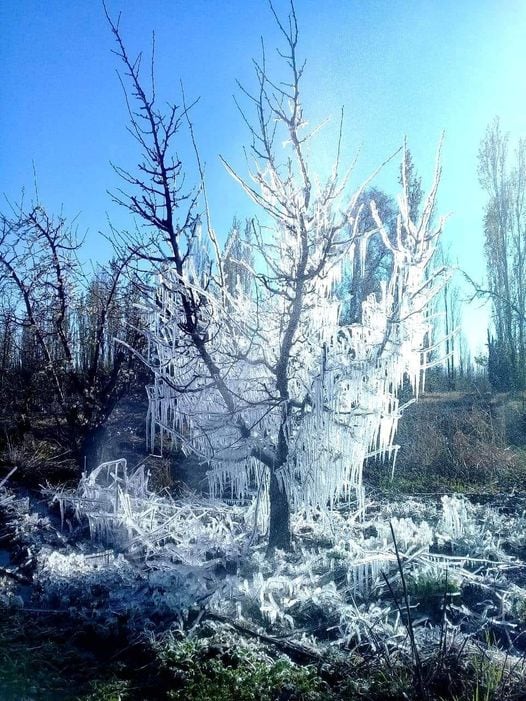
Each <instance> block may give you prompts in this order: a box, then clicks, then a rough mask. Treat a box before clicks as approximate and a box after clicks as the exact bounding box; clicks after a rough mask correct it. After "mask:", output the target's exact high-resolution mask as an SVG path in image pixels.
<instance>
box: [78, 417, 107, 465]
mask: <svg viewBox="0 0 526 701" xmlns="http://www.w3.org/2000/svg"><path fill="white" fill-rule="evenodd" d="M107 440H108V431H107V429H106V427H105V426H104V425H102V426H95V427H94V428H92V429H90V430H89V431H88V432H87V433H86V435H85V436H84V438H83V440H82V444H81V446H80V458H81V461H82V468H83V469H84V466H85V467H86V469H87V470H88V472H91V470H94V469H95V468H96V467H98V466H99V465H100V463H101V462H103V458H104V448H105V444H106V442H107Z"/></svg>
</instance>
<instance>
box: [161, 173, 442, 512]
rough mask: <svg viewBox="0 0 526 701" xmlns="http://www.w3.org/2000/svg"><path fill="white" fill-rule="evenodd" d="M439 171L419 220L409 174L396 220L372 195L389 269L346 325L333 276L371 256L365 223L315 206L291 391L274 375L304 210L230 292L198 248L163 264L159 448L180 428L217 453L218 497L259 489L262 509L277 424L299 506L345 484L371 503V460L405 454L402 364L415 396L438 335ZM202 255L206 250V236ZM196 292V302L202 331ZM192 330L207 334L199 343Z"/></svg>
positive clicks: (205, 454)
mask: <svg viewBox="0 0 526 701" xmlns="http://www.w3.org/2000/svg"><path fill="white" fill-rule="evenodd" d="M437 183H438V173H437V176H436V178H435V182H434V184H433V188H432V190H431V192H430V194H429V196H428V199H427V202H426V203H425V206H424V210H423V214H422V216H421V218H420V221H419V222H418V223H415V222H413V220H412V219H411V212H410V207H409V200H408V191H407V186H406V187H405V189H404V192H403V193H402V195H401V197H400V202H399V209H400V212H399V217H398V225H397V230H396V231H395V232H387V231H386V230H385V228H384V225H383V223H382V221H381V220H380V217H379V215H378V212H377V211H376V208H375V206H374V203H371V209H372V212H373V216H374V217H375V219H376V222H377V226H378V230H379V231H380V233H381V236H382V238H383V241H384V244H385V246H386V247H387V248H388V250H389V251H390V253H391V256H392V261H393V264H392V272H391V276H390V278H389V279H388V280H386V281H385V282H384V284H383V287H382V291H381V294H380V295H379V297H378V298H377V297H376V296H375V295H370V296H369V297H368V298H367V299H363V300H362V305H361V308H362V315H361V322H360V323H354V324H351V325H347V326H344V325H342V314H341V312H342V310H341V304H340V302H339V301H338V299H337V296H336V294H335V289H336V286H337V285H338V283H339V281H340V280H341V279H342V275H343V271H344V270H345V269H346V268H348V267H349V266H351V265H352V261H353V258H354V257H355V256H360V257H361V259H362V264H365V254H364V251H365V249H366V239H367V235H364V237H363V240H360V237H359V236H358V234H357V233H356V230H357V223H356V222H357V220H358V214H356V216H355V219H352V217H350V220H351V221H352V225H351V226H350V227H349V228H348V229H342V230H341V232H340V233H339V235H337V236H334V235H333V230H334V228H335V226H336V225H335V215H334V214H333V213H332V212H331V211H328V210H327V208H325V209H324V208H323V207H321V206H317V205H316V203H315V204H313V205H312V211H310V212H309V213H308V217H309V219H308V221H309V230H308V231H307V234H306V236H307V237H308V259H309V264H308V266H307V269H308V270H314V271H318V272H317V273H315V274H314V273H313V274H312V275H310V276H308V277H307V278H305V281H304V283H302V285H303V287H302V305H301V309H300V311H299V323H298V325H297V329H296V331H295V333H294V336H293V338H292V339H289V340H290V341H291V343H290V350H289V351H288V355H287V357H286V360H287V369H288V374H287V378H286V379H287V385H288V388H287V392H288V398H287V399H286V400H283V394H281V395H280V394H279V391H278V389H279V388H278V386H277V385H278V379H277V378H278V369H279V367H280V363H282V362H283V348H284V344H286V343H287V339H286V338H285V325H284V320H289V319H290V318H291V314H292V312H291V308H292V306H293V301H294V299H295V297H294V295H297V290H298V289H299V288H298V279H297V278H295V277H294V275H295V271H296V270H297V269H298V265H299V264H300V263H299V258H300V253H301V250H300V249H301V246H302V245H303V244H302V241H301V238H302V236H301V234H300V231H299V229H298V225H297V221H295V220H292V219H291V220H290V221H289V220H287V219H286V218H285V219H284V220H283V221H281V222H279V223H278V224H277V225H276V228H275V231H274V233H273V238H272V239H271V240H270V241H268V242H263V241H260V242H257V243H258V247H257V251H256V252H257V253H259V254H261V255H262V256H263V257H264V260H265V264H266V267H267V269H266V271H265V272H264V273H260V272H258V271H255V270H252V269H251V270H250V271H249V273H250V275H249V278H250V284H248V285H247V284H245V285H244V286H241V285H238V286H237V289H236V290H235V291H234V292H233V293H232V292H231V291H229V290H227V289H226V288H225V287H224V286H223V287H222V286H221V284H220V282H219V281H218V280H216V279H215V278H213V277H212V276H211V275H209V276H208V277H206V276H204V274H203V273H202V269H203V266H199V265H198V264H197V263H195V262H194V263H191V256H190V257H189V259H188V265H187V266H186V268H185V270H184V272H183V274H182V275H179V274H178V273H177V272H176V271H175V270H174V269H173V268H170V267H167V268H166V269H165V270H164V271H163V272H162V274H160V275H159V279H158V287H157V296H156V299H155V303H152V305H151V307H150V310H149V313H148V315H149V316H148V324H149V332H148V338H149V347H150V366H151V368H152V369H153V371H154V374H155V381H154V384H153V385H152V386H151V387H150V388H149V390H148V393H149V394H148V396H149V407H150V408H149V414H148V422H149V442H150V445H151V446H152V448H153V447H154V445H155V440H156V435H159V440H160V445H161V448H162V445H163V442H164V441H165V440H166V439H169V440H172V441H175V442H176V443H177V444H178V445H179V446H180V447H181V448H182V449H183V450H184V451H185V452H193V453H195V454H196V455H197V456H199V457H200V458H201V459H202V460H203V461H204V462H206V463H207V464H208V465H209V468H210V469H209V473H208V475H209V482H210V491H211V494H212V495H213V496H225V495H226V496H229V497H230V498H231V499H235V500H241V501H246V500H247V499H252V498H254V499H257V500H258V504H259V505H260V509H261V511H260V513H262V512H264V511H265V510H266V508H267V506H266V504H267V502H266V491H267V488H268V483H269V470H268V466H265V464H264V463H263V462H262V461H261V460H260V459H259V457H258V456H259V455H261V454H265V455H267V456H273V455H275V451H276V445H277V442H278V435H280V434H281V435H283V436H284V437H285V440H286V443H287V460H286V462H285V463H284V464H282V465H280V468H279V471H278V474H279V477H280V478H281V480H282V482H283V485H284V487H285V489H286V491H287V494H288V497H289V502H290V503H291V505H292V506H293V508H300V507H304V506H308V507H313V508H322V509H324V508H327V506H329V507H331V506H333V505H334V504H335V503H336V502H337V501H338V500H339V499H341V498H342V497H343V498H347V499H351V498H352V499H356V501H357V506H358V510H361V509H363V488H362V468H363V464H364V460H365V459H366V458H367V457H369V456H372V455H378V456H380V457H381V458H393V459H394V457H395V455H396V450H397V447H396V446H395V445H394V436H395V432H396V428H397V424H398V421H399V418H400V416H401V412H402V410H403V407H402V406H400V404H399V400H398V396H397V393H398V389H399V387H400V386H401V384H402V382H403V380H404V377H408V378H409V380H410V382H411V385H412V388H413V390H414V393H415V394H416V395H418V393H419V391H420V389H421V387H422V382H423V373H424V370H425V359H424V355H425V353H424V350H423V349H424V344H425V342H426V340H427V341H428V339H429V335H430V327H429V323H428V319H427V317H426V308H427V307H428V305H429V302H430V300H431V299H432V298H433V296H434V295H435V294H436V292H437V291H438V289H439V287H440V285H441V283H442V280H441V279H440V276H439V275H434V274H432V273H431V274H430V273H429V270H428V267H429V262H430V260H431V257H432V255H433V252H434V248H435V245H436V241H437V236H438V232H439V229H440V227H439V228H438V229H437V231H432V230H431V225H430V218H431V212H432V209H433V205H434V200H435V195H436V186H437ZM267 195H268V196H270V195H269V194H268V193H267ZM290 196H291V198H292V199H294V196H295V195H294V192H291V195H290ZM291 209H292V206H291ZM331 227H332V228H331ZM331 236H333V239H332V243H331V244H330V245H328V243H327V242H328V241H329V240H331V239H330V237H331ZM193 255H194V257H195V258H196V259H199V260H201V259H204V258H206V252H205V253H203V251H202V250H200V249H199V246H198V245H197V244H196V245H195V246H194V250H193ZM198 268H200V270H201V272H199V271H198ZM183 302H184V303H183ZM188 303H190V304H192V305H193V306H194V308H196V309H198V314H196V316H197V317H198V322H197V328H196V330H195V333H193V335H192V334H191V333H189V332H188V318H187V311H186V310H185V304H188ZM294 313H295V312H294ZM196 334H199V336H200V338H201V339H204V341H203V343H202V347H201V348H199V347H197V346H196V342H195V337H196ZM203 347H204V348H205V352H206V357H205V352H203ZM280 391H282V389H281V390H280ZM225 396H228V398H229V401H226V400H225ZM280 397H281V398H280ZM229 402H230V403H229Z"/></svg>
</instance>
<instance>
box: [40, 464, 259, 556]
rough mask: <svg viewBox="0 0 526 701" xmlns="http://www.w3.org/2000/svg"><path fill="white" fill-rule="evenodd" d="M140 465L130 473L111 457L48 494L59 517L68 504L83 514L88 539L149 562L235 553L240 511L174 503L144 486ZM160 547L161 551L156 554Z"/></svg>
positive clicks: (240, 535) (192, 500)
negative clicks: (69, 487) (69, 485)
mask: <svg viewBox="0 0 526 701" xmlns="http://www.w3.org/2000/svg"><path fill="white" fill-rule="evenodd" d="M148 479H149V474H148V472H146V471H145V469H144V465H140V466H139V467H137V468H136V469H135V470H134V471H132V472H130V471H129V469H128V466H127V463H126V460H124V459H120V460H112V461H110V462H105V463H102V464H101V465H99V467H97V468H96V469H95V470H93V471H92V472H91V473H89V474H86V473H84V474H83V475H82V477H81V480H80V482H79V485H78V487H77V489H76V490H59V491H56V492H54V493H53V495H52V496H53V500H54V501H56V502H58V504H59V507H60V510H61V514H62V517H63V518H64V515H65V511H66V508H72V509H73V510H74V511H75V515H76V516H77V518H79V519H81V518H82V517H84V518H86V519H87V521H88V525H89V529H90V535H91V537H92V539H93V540H96V541H99V542H102V543H104V544H106V545H111V546H113V547H116V548H118V549H124V550H127V551H128V552H130V553H132V554H136V555H142V556H144V557H145V558H146V559H147V560H152V558H155V557H156V556H158V555H161V554H162V556H163V559H164V560H165V561H167V562H170V561H171V562H174V561H178V562H183V563H186V564H198V563H200V562H202V561H203V560H204V559H206V553H207V551H215V550H220V551H222V552H224V551H227V552H228V551H231V552H233V553H238V552H240V551H241V550H242V546H243V542H244V540H245V537H246V535H247V529H246V528H244V526H243V523H242V521H243V516H244V514H243V513H241V510H239V509H237V510H236V509H235V508H233V507H228V506H226V505H225V504H221V503H219V502H213V501H212V502H210V501H207V502H204V501H203V500H200V499H198V498H197V497H187V498H184V499H179V500H177V501H175V500H173V499H171V498H169V497H168V496H166V497H163V496H159V495H157V494H155V493H154V492H152V491H150V490H149V488H148ZM161 551H162V553H161Z"/></svg>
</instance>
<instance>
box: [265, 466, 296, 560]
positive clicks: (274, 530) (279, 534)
mask: <svg viewBox="0 0 526 701" xmlns="http://www.w3.org/2000/svg"><path fill="white" fill-rule="evenodd" d="M269 501H270V519H269V533H268V550H267V552H268V553H272V552H273V551H274V550H276V548H277V549H279V550H291V549H292V536H291V531H290V506H289V499H288V496H287V493H286V491H285V489H284V488H283V483H282V481H281V480H280V479H278V477H277V476H276V472H275V470H271V472H270V488H269Z"/></svg>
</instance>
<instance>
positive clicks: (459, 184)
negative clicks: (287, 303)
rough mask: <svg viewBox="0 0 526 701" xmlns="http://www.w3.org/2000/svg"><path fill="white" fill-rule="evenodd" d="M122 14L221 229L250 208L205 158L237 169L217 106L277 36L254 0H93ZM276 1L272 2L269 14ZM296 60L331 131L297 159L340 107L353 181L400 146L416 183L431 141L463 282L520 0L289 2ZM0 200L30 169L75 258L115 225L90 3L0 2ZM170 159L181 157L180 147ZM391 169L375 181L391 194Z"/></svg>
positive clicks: (231, 121)
mask: <svg viewBox="0 0 526 701" xmlns="http://www.w3.org/2000/svg"><path fill="white" fill-rule="evenodd" d="M107 5H108V9H109V10H110V12H111V13H112V14H113V15H116V14H117V13H118V12H119V11H122V19H121V29H122V33H123V36H124V38H125V40H126V42H127V45H128V47H129V49H130V53H134V52H137V51H139V50H141V49H142V50H144V52H145V53H147V52H148V50H149V47H150V41H151V32H152V30H155V33H156V70H157V83H158V86H157V87H158V94H159V95H160V96H162V97H163V98H164V99H166V100H167V101H176V102H177V101H178V100H179V97H180V90H179V81H180V80H182V81H183V83H184V85H185V91H186V94H187V98H188V99H192V98H196V97H200V101H199V103H198V104H197V105H196V107H195V109H194V111H193V121H194V126H195V130H196V136H197V139H198V142H199V146H200V150H201V155H202V157H203V159H204V160H205V161H206V171H207V182H208V189H209V196H210V205H211V213H212V219H213V223H214V225H215V228H216V229H217V231H218V232H219V233H220V234H221V233H222V232H226V231H227V230H228V227H229V224H230V222H231V220H232V217H233V215H234V214H237V215H238V216H241V217H242V216H248V215H250V214H252V213H253V212H254V210H253V207H252V205H251V204H250V203H248V202H247V200H246V198H245V197H244V195H243V193H242V192H240V189H239V186H238V185H236V183H234V182H233V181H232V180H231V178H230V177H229V176H228V174H227V173H226V172H225V170H224V168H223V166H222V165H221V164H220V162H219V158H218V156H219V154H222V155H223V156H224V157H225V158H227V160H229V161H230V162H231V163H232V164H233V165H234V166H235V167H236V169H237V170H238V171H239V172H240V173H241V174H246V172H247V171H246V164H245V162H244V158H243V152H242V146H243V144H247V143H248V135H247V133H246V129H245V127H244V125H243V122H242V120H241V118H240V116H239V115H238V113H237V110H236V108H235V105H234V102H233V98H232V95H233V94H234V93H235V92H236V83H235V81H236V79H239V80H240V81H241V82H242V83H243V84H244V85H246V86H247V87H249V88H250V86H251V85H253V84H254V83H253V72H252V68H251V58H252V57H253V56H255V55H257V53H258V47H259V38H260V35H263V36H264V37H265V41H266V45H267V49H268V51H270V50H271V49H273V47H274V46H276V45H277V44H279V35H278V32H277V30H276V27H275V25H274V22H273V19H272V16H271V13H270V11H269V9H268V5H267V3H266V2H265V0H261V1H260V2H259V1H255V0H252V1H251V2H247V1H243V0H126V1H125V0H108V2H107ZM286 7H287V5H286V3H285V2H283V1H282V0H280V1H279V2H276V8H277V9H278V11H281V12H284V11H286ZM296 9H297V15H298V19H299V22H300V31H301V39H300V52H301V53H302V54H303V55H304V56H306V57H307V60H308V68H307V73H306V78H305V84H304V105H305V111H306V114H307V117H308V118H309V121H310V122H311V123H313V124H315V123H317V122H318V121H321V120H322V119H323V118H324V117H326V116H330V117H332V118H333V121H332V124H329V125H328V127H326V128H325V129H324V131H323V132H322V134H321V137H320V141H319V147H318V150H317V151H315V152H314V154H313V157H314V159H315V161H316V163H317V165H318V166H319V168H320V170H323V168H325V167H327V166H328V165H329V164H330V162H331V160H332V155H331V154H332V148H333V146H334V140H335V129H336V124H337V120H338V115H339V111H340V108H341V106H342V105H343V106H344V107H345V130H344V156H345V158H347V159H348V160H349V161H350V160H351V159H352V158H353V157H354V155H355V154H356V152H357V151H359V159H358V164H357V167H356V170H355V173H354V176H353V180H352V182H353V183H354V184H358V183H359V182H360V181H361V180H362V179H363V178H365V177H366V176H367V175H369V174H370V172H371V171H372V170H374V169H375V167H376V166H377V165H378V164H379V163H381V162H382V161H383V160H384V159H385V157H386V156H387V155H388V154H390V153H392V152H393V151H394V150H395V149H396V148H397V147H398V146H399V145H400V143H401V142H402V139H403V137H404V135H407V138H408V142H409V145H410V148H411V150H412V152H413V155H414V159H415V162H416V166H417V168H418V170H419V172H420V174H421V175H422V177H423V180H424V183H428V182H429V178H430V176H431V173H432V170H433V165H434V155H435V150H436V146H437V143H438V140H439V138H440V134H441V132H442V131H445V139H446V140H445V145H444V150H443V180H442V186H441V190H440V198H439V209H440V211H442V212H446V213H449V212H450V213H451V217H450V219H449V221H448V224H447V227H446V235H445V240H446V245H447V246H449V248H450V255H451V257H452V258H453V259H454V260H457V259H458V262H459V264H460V265H461V267H464V268H465V269H466V270H467V271H468V272H469V273H470V274H471V275H473V276H476V277H481V276H482V275H483V272H484V271H483V257H482V231H481V221H482V208H483V204H484V196H483V193H482V192H481V191H480V188H479V185H478V181H477V175H476V156H477V150H478V144H479V141H480V139H481V137H482V135H483V132H484V129H485V127H486V125H487V124H488V123H489V122H490V121H491V119H492V118H493V116H494V115H496V114H498V115H500V117H501V120H502V123H503V127H504V128H505V129H507V130H510V131H511V132H512V134H515V135H522V136H525V135H526V86H525V81H524V74H525V68H526V41H524V37H526V0H462V1H461V2H459V1H458V0H456V1H453V0H434V1H433V2H431V1H430V0H412V1H409V0H405V1H402V0H376V1H375V0H327V1H326V2H324V3H323V4H321V3H320V2H319V0H297V2H296ZM0 26H1V27H2V42H1V43H0V67H1V71H2V80H1V81H0V193H5V194H6V195H7V196H8V197H10V198H11V199H16V198H17V197H18V195H19V193H20V190H21V188H22V187H23V186H25V187H26V189H27V190H28V192H31V189H32V186H33V163H34V165H35V168H36V172H37V178H38V187H39V195H40V198H41V200H42V201H43V202H44V203H46V204H47V205H48V206H49V207H50V208H52V209H59V208H60V207H61V206H63V209H64V212H65V213H66V214H68V215H69V216H71V217H73V216H75V215H78V218H77V223H78V226H79V230H80V231H81V232H87V234H86V242H87V246H88V251H89V254H90V255H91V256H93V257H97V256H99V255H101V256H104V255H105V254H106V253H107V251H106V249H105V245H104V244H103V243H102V242H101V239H100V237H99V235H98V231H99V230H104V229H105V228H106V227H107V225H106V217H107V215H109V216H110V218H111V220H112V221H113V222H114V224H115V225H117V226H125V225H129V224H130V220H129V217H128V216H127V214H126V213H125V212H123V211H118V210H116V208H115V206H114V205H113V204H112V203H111V200H110V198H109V197H108V195H107V192H106V191H107V190H108V189H110V190H111V189H112V188H113V189H114V188H116V187H118V185H119V183H118V180H117V178H116V176H115V174H114V173H113V171H112V168H111V165H110V161H113V162H115V163H117V164H119V165H122V166H124V167H125V166H133V165H134V163H135V162H136V159H137V151H136V149H135V145H134V142H133V141H132V139H131V137H130V136H129V135H128V134H127V132H126V128H125V127H126V109H125V105H124V101H123V96H122V91H121V88H120V86H119V83H118V80H117V77H116V74H115V69H116V68H117V67H119V66H118V62H117V58H116V57H115V56H114V55H113V54H112V53H111V50H112V48H113V43H112V37H111V33H110V31H109V28H108V26H107V24H106V20H105V17H104V13H103V9H102V5H101V4H100V3H99V2H97V1H96V0H83V1H82V2H81V1H80V0H70V1H69V2H65V0H4V2H2V3H0ZM180 148H181V155H182V156H183V158H190V157H191V155H190V153H189V150H188V147H187V144H186V142H185V140H184V138H183V139H182V141H181V147H180ZM396 177H397V173H396V166H393V167H391V168H388V169H386V170H385V171H384V172H382V173H381V174H380V176H379V178H378V179H377V181H376V184H377V186H379V187H382V188H384V189H386V190H387V191H390V192H392V193H396V190H397V184H396ZM465 330H466V332H467V334H468V335H470V336H471V338H472V339H473V344H474V346H475V348H476V347H477V345H480V344H482V343H483V341H484V334H485V319H484V316H483V315H481V313H479V312H477V311H476V310H473V309H471V310H470V311H469V312H468V313H467V314H466V315H465Z"/></svg>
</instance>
